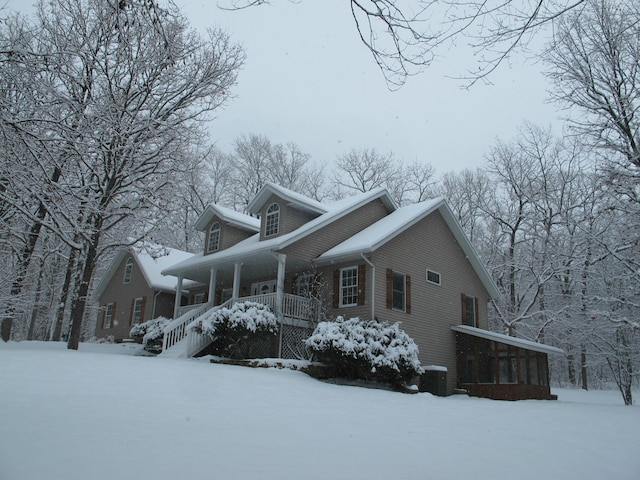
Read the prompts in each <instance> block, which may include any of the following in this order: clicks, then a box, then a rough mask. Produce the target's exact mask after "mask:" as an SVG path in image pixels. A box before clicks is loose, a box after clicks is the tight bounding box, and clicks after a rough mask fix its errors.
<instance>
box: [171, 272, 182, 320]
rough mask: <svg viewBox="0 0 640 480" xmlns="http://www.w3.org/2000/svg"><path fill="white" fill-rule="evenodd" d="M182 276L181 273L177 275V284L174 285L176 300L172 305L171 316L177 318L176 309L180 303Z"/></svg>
mask: <svg viewBox="0 0 640 480" xmlns="http://www.w3.org/2000/svg"><path fill="white" fill-rule="evenodd" d="M183 280H184V277H183V276H182V275H178V286H177V287H176V301H175V305H174V306H173V318H174V319H175V318H178V310H179V309H180V304H181V303H182V282H183Z"/></svg>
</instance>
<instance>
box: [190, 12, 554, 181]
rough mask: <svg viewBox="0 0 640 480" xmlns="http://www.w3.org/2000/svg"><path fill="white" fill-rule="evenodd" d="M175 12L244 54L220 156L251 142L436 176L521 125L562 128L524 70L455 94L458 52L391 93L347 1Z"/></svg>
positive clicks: (462, 62) (535, 77)
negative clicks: (386, 161)
mask: <svg viewBox="0 0 640 480" xmlns="http://www.w3.org/2000/svg"><path fill="white" fill-rule="evenodd" d="M178 5H179V6H182V7H183V11H184V13H185V14H186V15H187V17H188V18H190V19H191V21H192V23H193V25H194V26H196V27H198V28H201V27H204V26H206V25H210V24H217V25H220V26H223V27H224V28H226V29H228V31H229V33H230V34H231V35H232V38H233V39H234V40H236V41H238V42H240V43H241V44H243V45H244V47H245V48H246V51H247V60H246V64H245V67H244V69H243V70H242V72H241V73H240V76H239V80H238V86H237V88H236V89H235V93H236V94H237V98H235V99H234V100H232V102H230V103H229V105H228V106H227V107H226V108H225V110H224V111H222V112H220V113H218V115H217V119H216V120H215V122H214V123H213V125H212V135H213V137H214V139H216V140H217V141H218V145H219V146H220V147H222V148H223V149H230V144H231V141H232V140H233V139H234V138H235V137H237V136H238V135H241V134H248V133H257V134H264V135H266V136H267V137H269V138H270V139H271V140H272V141H275V142H287V141H293V142H295V143H297V144H298V145H299V146H300V147H301V148H302V150H303V151H305V152H307V153H310V154H311V155H312V158H313V160H315V161H317V162H321V163H326V162H332V161H334V160H335V158H336V156H337V155H341V154H343V153H345V152H347V151H348V150H349V149H351V148H354V147H355V148H363V147H375V148H377V149H379V150H380V151H382V152H389V151H392V152H394V154H396V155H397V156H398V157H400V158H403V159H404V160H405V161H407V162H413V161H416V160H417V161H420V162H426V163H431V164H432V165H433V166H434V167H436V169H437V171H438V172H440V173H443V172H446V171H449V170H460V169H462V168H467V167H469V168H475V167H476V166H481V165H482V164H483V163H484V156H485V155H486V153H487V151H488V149H489V147H490V146H491V145H492V144H494V142H495V139H496V137H498V136H499V137H501V138H504V139H510V138H512V137H513V136H514V135H515V134H516V133H517V128H518V127H519V126H520V125H521V124H522V122H523V121H524V120H530V121H533V122H535V123H538V124H540V125H542V126H548V125H550V124H551V123H553V122H556V119H557V116H558V114H557V112H556V109H555V107H554V106H553V105H550V104H548V103H546V101H545V100H546V97H547V93H546V83H545V79H544V77H543V76H542V74H541V72H540V66H536V65H534V64H533V63H532V62H529V63H525V62H524V59H523V58H519V59H514V60H513V61H512V62H511V63H510V64H505V65H503V66H501V68H500V69H499V71H498V72H496V73H495V74H493V75H492V76H491V81H492V82H493V85H483V84H476V85H475V86H474V87H473V88H472V89H471V90H465V89H462V88H461V85H462V83H463V82H461V81H460V80H457V79H453V78H448V77H447V76H455V75H461V74H464V73H466V69H467V68H473V67H474V65H475V64H474V63H473V62H474V59H473V57H472V56H470V55H469V54H468V53H466V52H464V51H463V49H459V50H452V51H448V52H447V51H445V52H442V53H443V55H446V58H442V59H441V60H440V61H439V62H438V64H437V65H435V66H433V67H431V68H429V69H427V70H425V71H424V72H423V73H421V74H420V75H418V76H414V77H411V78H409V80H408V81H407V83H406V84H405V85H404V86H403V87H402V88H401V89H400V90H399V91H394V92H392V91H389V90H388V88H387V85H386V83H385V80H384V77H383V75H382V73H381V72H380V70H379V69H378V67H377V66H376V64H375V62H374V60H373V57H372V56H371V54H370V53H369V52H368V51H367V49H366V48H365V47H364V46H363V45H362V44H361V42H360V40H359V38H358V35H357V31H356V29H355V26H354V23H353V19H352V17H351V12H350V10H349V4H348V2H346V1H341V2H337V1H331V2H327V1H325V0H302V1H301V2H297V3H296V2H290V1H288V0H274V1H273V2H272V4H271V5H265V6H261V7H254V8H249V9H245V10H241V11H235V12H226V11H222V10H220V9H218V8H216V7H215V6H214V4H213V2H210V1H204V0H178Z"/></svg>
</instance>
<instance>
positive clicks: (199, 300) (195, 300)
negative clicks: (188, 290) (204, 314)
mask: <svg viewBox="0 0 640 480" xmlns="http://www.w3.org/2000/svg"><path fill="white" fill-rule="evenodd" d="M193 303H194V304H196V305H199V304H201V303H204V292H203V293H196V294H195V295H194V296H193Z"/></svg>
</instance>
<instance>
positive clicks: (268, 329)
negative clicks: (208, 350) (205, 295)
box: [195, 302, 278, 359]
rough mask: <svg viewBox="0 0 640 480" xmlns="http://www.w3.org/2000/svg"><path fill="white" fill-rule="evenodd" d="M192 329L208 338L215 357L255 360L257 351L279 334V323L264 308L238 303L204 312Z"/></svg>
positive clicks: (253, 304) (257, 305) (254, 303)
mask: <svg viewBox="0 0 640 480" xmlns="http://www.w3.org/2000/svg"><path fill="white" fill-rule="evenodd" d="M195 328H196V330H197V331H198V332H200V333H202V334H204V335H208V336H209V337H211V339H212V340H213V342H212V343H211V347H212V349H213V353H214V354H216V355H220V356H222V357H228V358H234V359H243V358H255V355H256V352H257V351H258V350H260V348H261V347H264V345H265V343H270V341H271V340H272V339H273V338H274V337H275V335H276V334H277V333H278V322H277V320H276V316H275V315H274V314H273V313H272V312H271V310H270V308H269V307H268V306H267V305H263V304H261V303H256V302H239V303H236V304H234V305H233V306H232V307H230V308H220V309H217V310H211V311H209V312H207V313H205V314H204V315H203V316H202V317H201V320H200V321H199V322H198V323H197V324H196V325H195ZM262 350H264V348H262Z"/></svg>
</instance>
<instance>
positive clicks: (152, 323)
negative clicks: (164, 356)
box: [129, 317, 171, 353]
mask: <svg viewBox="0 0 640 480" xmlns="http://www.w3.org/2000/svg"><path fill="white" fill-rule="evenodd" d="M170 322H171V319H170V318H165V317H158V318H154V319H153V320H149V321H148V322H144V323H139V324H138V325H134V326H133V327H132V328H131V330H130V331H129V336H130V337H131V338H133V339H134V340H136V341H137V342H138V343H142V344H143V345H144V349H145V350H146V351H147V352H151V353H160V352H161V351H162V340H163V338H164V328H165V327H166V326H167V325H168V324H169V323H170Z"/></svg>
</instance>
